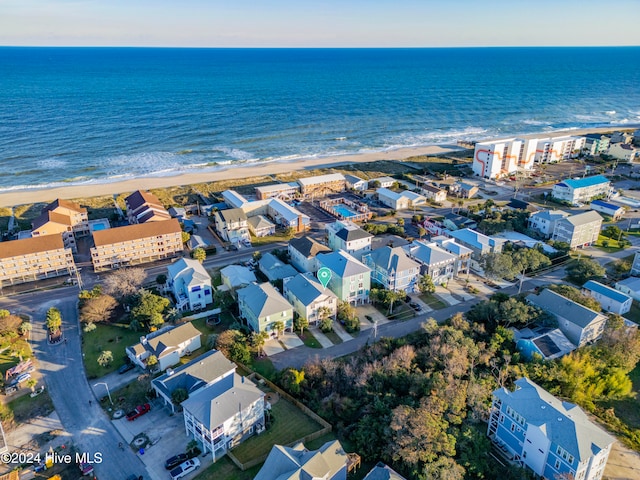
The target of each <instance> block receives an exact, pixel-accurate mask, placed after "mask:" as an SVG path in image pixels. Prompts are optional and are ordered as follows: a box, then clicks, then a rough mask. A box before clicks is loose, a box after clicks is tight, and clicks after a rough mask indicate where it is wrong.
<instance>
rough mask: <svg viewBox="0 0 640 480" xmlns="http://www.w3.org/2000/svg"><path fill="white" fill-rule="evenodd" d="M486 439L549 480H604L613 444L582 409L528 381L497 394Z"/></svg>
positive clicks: (502, 389)
mask: <svg viewBox="0 0 640 480" xmlns="http://www.w3.org/2000/svg"><path fill="white" fill-rule="evenodd" d="M487 435H488V437H489V438H490V439H491V441H492V442H493V443H494V444H495V445H496V446H497V447H498V448H499V449H500V450H502V451H503V452H504V453H505V455H506V456H507V457H508V458H510V459H511V460H512V461H513V462H514V463H515V464H516V465H521V466H523V467H527V468H529V469H531V470H532V471H533V472H534V473H535V474H536V475H540V476H541V477H542V478H548V479H554V478H577V479H578V478H579V479H581V480H600V479H601V478H602V475H603V473H604V469H605V466H606V464H607V459H608V458H609V453H610V452H611V447H612V445H613V443H614V442H615V438H614V437H612V436H611V435H609V434H608V433H607V432H605V431H604V430H603V429H601V428H600V427H599V426H598V425H596V424H595V423H593V422H591V420H589V417H587V415H586V414H585V413H584V411H582V409H581V408H580V407H578V406H577V405H574V404H572V403H569V402H567V401H564V400H560V399H558V398H556V397H554V396H553V395H551V394H550V393H549V392H547V391H546V390H544V389H542V388H541V387H540V386H538V385H536V384H535V383H534V382H532V381H531V380H529V379H528V378H520V379H519V380H516V382H515V390H514V391H513V392H512V391H510V390H507V389H506V388H504V387H503V388H499V389H498V390H495V391H494V392H493V402H492V406H491V414H490V417H489V425H488V429H487Z"/></svg>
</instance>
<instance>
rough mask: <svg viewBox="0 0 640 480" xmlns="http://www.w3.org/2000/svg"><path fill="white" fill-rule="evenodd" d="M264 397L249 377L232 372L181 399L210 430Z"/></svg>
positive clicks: (185, 406)
mask: <svg viewBox="0 0 640 480" xmlns="http://www.w3.org/2000/svg"><path fill="white" fill-rule="evenodd" d="M263 397H264V393H263V392H262V391H260V390H259V389H258V388H257V387H256V386H255V385H254V383H253V382H252V381H251V380H248V379H246V378H245V377H241V376H240V375H238V374H237V373H235V372H234V373H233V375H230V376H229V380H227V379H223V380H222V381H219V382H216V383H214V384H213V385H210V386H208V387H207V388H203V389H200V390H199V391H197V392H196V393H195V394H193V395H192V396H190V397H189V398H188V399H186V400H185V401H184V402H182V407H183V408H184V409H185V410H187V411H189V412H190V413H191V414H192V415H193V416H194V417H195V418H196V419H197V420H198V421H199V422H200V423H202V424H203V425H205V426H206V427H207V429H209V430H213V429H215V428H217V427H219V426H221V425H222V424H223V423H224V422H226V421H227V420H229V419H230V418H233V417H234V416H236V415H237V414H238V413H240V412H241V411H243V410H245V409H246V408H248V407H250V406H251V405H252V404H253V403H254V402H256V401H258V400H260V399H261V398H263Z"/></svg>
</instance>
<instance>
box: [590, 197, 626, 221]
mask: <svg viewBox="0 0 640 480" xmlns="http://www.w3.org/2000/svg"><path fill="white" fill-rule="evenodd" d="M589 207H590V208H591V210H595V211H596V212H600V213H604V214H605V215H608V216H610V217H611V218H612V219H613V220H620V218H621V217H622V216H623V215H624V208H622V207H621V206H619V205H614V204H612V203H608V202H605V201H604V200H594V201H593V202H591V205H589Z"/></svg>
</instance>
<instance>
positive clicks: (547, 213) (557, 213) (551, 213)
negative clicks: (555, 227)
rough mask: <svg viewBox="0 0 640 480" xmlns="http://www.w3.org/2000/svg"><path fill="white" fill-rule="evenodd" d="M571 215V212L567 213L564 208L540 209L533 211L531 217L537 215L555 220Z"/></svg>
mask: <svg viewBox="0 0 640 480" xmlns="http://www.w3.org/2000/svg"><path fill="white" fill-rule="evenodd" d="M569 215H570V213H567V212H565V211H563V210H540V211H539V212H535V213H532V214H531V216H530V217H529V218H530V219H533V218H534V217H536V218H540V219H543V220H548V221H550V222H553V221H556V220H560V219H561V218H566V217H568V216H569Z"/></svg>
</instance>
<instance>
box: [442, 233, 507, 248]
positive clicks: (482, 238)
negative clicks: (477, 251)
mask: <svg viewBox="0 0 640 480" xmlns="http://www.w3.org/2000/svg"><path fill="white" fill-rule="evenodd" d="M451 236H452V237H453V238H455V239H457V240H460V241H461V242H464V243H466V244H467V245H473V246H475V247H477V248H481V247H482V246H484V245H490V246H496V245H498V244H501V243H505V240H502V239H500V238H493V237H487V236H486V235H484V234H482V233H480V232H476V231H475V230H471V229H470V228H463V229H462V230H456V231H454V232H451Z"/></svg>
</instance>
